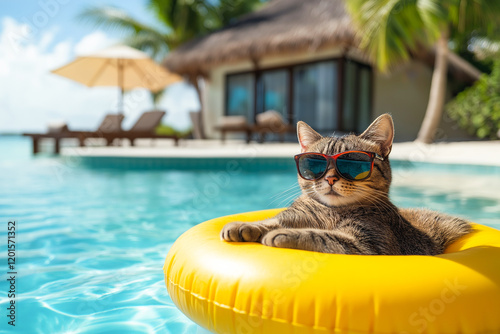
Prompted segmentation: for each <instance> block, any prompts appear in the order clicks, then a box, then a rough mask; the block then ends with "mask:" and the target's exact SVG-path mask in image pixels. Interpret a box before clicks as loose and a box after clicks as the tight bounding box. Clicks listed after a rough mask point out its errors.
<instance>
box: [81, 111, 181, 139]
mask: <svg viewBox="0 0 500 334" xmlns="http://www.w3.org/2000/svg"><path fill="white" fill-rule="evenodd" d="M164 115H165V112H164V111H160V110H153V111H147V112H145V113H143V114H142V115H141V117H139V119H138V120H137V122H136V123H135V124H134V126H132V128H130V130H127V131H123V130H121V131H115V132H114V131H112V132H103V133H100V134H88V135H86V136H85V138H96V137H97V138H104V139H106V143H107V145H111V144H112V143H113V141H114V140H115V139H128V140H129V141H130V145H131V146H134V144H135V140H136V139H138V138H146V139H162V138H170V139H173V140H174V142H175V145H176V146H177V145H178V143H179V137H178V136H175V135H162V134H157V133H156V132H155V131H156V128H157V127H158V125H160V123H161V119H162V118H163V116H164Z"/></svg>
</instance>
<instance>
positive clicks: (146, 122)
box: [23, 110, 179, 154]
mask: <svg viewBox="0 0 500 334" xmlns="http://www.w3.org/2000/svg"><path fill="white" fill-rule="evenodd" d="M164 115H165V112H164V111H159V110H154V111H147V112H145V113H143V114H142V115H141V117H139V119H138V120H137V122H136V123H135V124H134V126H132V128H131V129H130V130H127V131H125V130H122V127H121V123H122V121H123V118H124V116H123V115H121V114H109V115H106V117H105V118H104V120H103V121H102V123H101V125H100V126H99V127H98V128H97V130H96V131H70V130H68V129H67V128H64V129H62V130H61V131H59V132H54V131H52V132H50V131H49V132H47V133H43V134H40V133H24V134H23V135H24V136H29V137H31V138H32V139H33V154H36V153H38V152H39V147H38V144H39V140H40V139H45V138H51V139H54V140H55V149H54V152H55V153H56V154H59V152H60V140H61V139H64V138H76V139H78V141H79V144H80V146H82V147H83V146H85V141H86V140H87V139H91V138H102V139H104V140H106V145H108V146H109V145H111V144H112V143H113V141H114V140H115V139H128V140H129V141H130V145H132V146H133V145H134V144H135V140H136V139H138V138H148V139H162V138H170V139H173V140H174V142H175V145H176V146H177V145H178V142H179V137H177V136H173V135H161V134H156V132H155V130H156V128H157V127H158V125H160V122H161V119H162V118H163V116H164Z"/></svg>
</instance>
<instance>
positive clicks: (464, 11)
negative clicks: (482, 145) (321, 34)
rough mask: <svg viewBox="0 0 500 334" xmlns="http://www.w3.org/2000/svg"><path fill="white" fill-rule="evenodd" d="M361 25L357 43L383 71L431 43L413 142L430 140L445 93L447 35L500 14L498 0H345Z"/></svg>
mask: <svg viewBox="0 0 500 334" xmlns="http://www.w3.org/2000/svg"><path fill="white" fill-rule="evenodd" d="M347 9H348V11H349V13H350V14H351V16H352V18H353V20H354V22H355V23H356V24H357V25H358V27H359V32H360V35H361V36H362V37H361V46H362V47H364V48H366V50H367V51H368V53H369V54H370V56H371V57H372V59H373V60H374V62H375V64H376V65H377V67H378V68H379V69H380V70H381V71H387V70H388V69H389V68H390V67H392V66H394V65H396V64H398V63H401V62H404V61H406V60H408V59H410V57H411V55H412V54H418V52H419V49H421V48H422V47H426V48H428V47H431V46H435V54H436V55H435V64H434V72H433V74H432V81H431V89H430V94H429V102H428V104H427V110H426V112H425V116H424V120H423V122H422V125H421V127H420V131H419V133H418V136H417V139H416V141H419V142H424V143H431V142H432V141H433V140H434V135H435V133H436V130H437V128H438V126H439V122H440V119H441V115H442V111H443V105H444V100H445V95H446V79H447V78H446V77H447V68H448V52H449V43H448V42H449V38H450V36H451V35H452V34H457V33H462V34H465V33H466V32H470V31H472V30H474V29H485V30H488V29H492V27H493V26H494V25H495V23H496V21H498V20H499V19H500V1H498V0H473V1H471V0H347Z"/></svg>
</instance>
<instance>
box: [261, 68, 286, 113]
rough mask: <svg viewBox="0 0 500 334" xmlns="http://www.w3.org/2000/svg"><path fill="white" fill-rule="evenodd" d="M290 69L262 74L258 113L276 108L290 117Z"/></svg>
mask: <svg viewBox="0 0 500 334" xmlns="http://www.w3.org/2000/svg"><path fill="white" fill-rule="evenodd" d="M288 81H289V78H288V71H286V70H275V71H266V72H264V73H262V75H261V76H260V80H259V81H258V86H257V87H258V88H257V92H258V94H257V113H261V112H264V111H267V110H276V111H277V112H279V113H280V114H281V115H282V116H283V119H285V120H286V119H288V109H287V104H288Z"/></svg>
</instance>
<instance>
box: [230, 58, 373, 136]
mask: <svg viewBox="0 0 500 334" xmlns="http://www.w3.org/2000/svg"><path fill="white" fill-rule="evenodd" d="M226 79H227V80H226V115H242V116H245V117H246V118H247V119H248V121H249V122H250V123H252V122H253V121H254V119H255V115H256V114H258V113H261V112H264V111H267V110H276V111H278V112H279V113H281V115H282V116H283V118H284V119H285V120H290V121H291V122H293V123H295V122H297V121H299V120H301V121H304V122H306V123H308V124H309V125H311V126H312V127H313V128H314V129H316V130H317V131H319V132H320V133H323V134H330V133H331V132H333V131H345V132H347V131H349V132H350V131H353V132H358V133H359V132H361V131H363V130H364V129H365V128H366V127H367V126H368V125H369V124H370V121H371V109H372V101H371V94H372V69H371V67H370V66H368V65H365V64H362V63H359V62H357V61H354V60H351V59H345V58H340V59H331V60H323V61H316V62H310V63H305V64H297V65H291V66H283V67H280V68H273V69H267V70H266V69H264V70H258V71H254V72H248V73H236V74H229V75H227V77H226Z"/></svg>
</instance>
